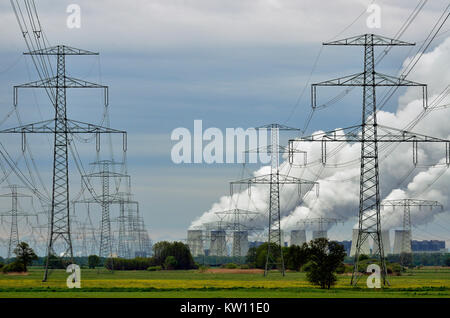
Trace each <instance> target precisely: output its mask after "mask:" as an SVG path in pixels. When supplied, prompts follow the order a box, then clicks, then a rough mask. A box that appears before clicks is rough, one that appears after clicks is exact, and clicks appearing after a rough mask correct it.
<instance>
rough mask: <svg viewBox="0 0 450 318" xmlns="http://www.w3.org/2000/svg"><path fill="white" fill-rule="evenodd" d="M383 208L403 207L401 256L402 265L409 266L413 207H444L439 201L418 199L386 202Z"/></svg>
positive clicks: (410, 260)
mask: <svg viewBox="0 0 450 318" xmlns="http://www.w3.org/2000/svg"><path fill="white" fill-rule="evenodd" d="M382 206H383V207H393V208H395V207H403V222H402V223H403V228H402V229H403V234H402V249H401V254H400V264H402V265H407V264H408V263H410V262H412V248H411V240H412V235H411V207H418V208H422V207H430V209H433V208H435V207H440V208H441V209H443V208H444V207H443V205H442V204H440V203H439V202H438V201H430V200H418V199H398V200H384V201H383V203H382Z"/></svg>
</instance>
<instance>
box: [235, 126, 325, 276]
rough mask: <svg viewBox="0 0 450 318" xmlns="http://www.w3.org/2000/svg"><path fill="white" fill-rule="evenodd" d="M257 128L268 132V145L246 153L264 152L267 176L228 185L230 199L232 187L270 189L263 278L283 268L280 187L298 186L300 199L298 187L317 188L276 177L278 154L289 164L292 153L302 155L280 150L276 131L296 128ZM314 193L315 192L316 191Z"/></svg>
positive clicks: (303, 180) (277, 173) (293, 178)
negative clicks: (285, 156)
mask: <svg viewBox="0 0 450 318" xmlns="http://www.w3.org/2000/svg"><path fill="white" fill-rule="evenodd" d="M257 129H270V140H271V144H270V145H269V146H267V147H261V148H258V149H256V150H250V151H249V152H253V151H256V152H266V153H270V174H268V175H262V176H258V177H253V178H249V179H243V180H239V181H233V182H231V183H230V188H231V189H230V190H231V191H230V192H231V196H232V195H233V185H234V184H247V185H248V189H249V192H250V189H251V186H252V185H253V184H268V185H269V187H270V192H269V211H268V212H269V224H268V230H269V233H268V237H267V257H266V265H265V268H264V276H267V275H268V273H269V271H270V270H271V269H272V267H273V266H275V267H278V269H279V270H280V272H281V273H282V275H283V276H284V275H285V266H284V259H283V253H282V246H283V242H281V224H280V220H281V209H280V184H295V185H298V187H299V196H300V197H301V192H302V191H301V186H302V185H308V186H310V189H308V190H307V191H306V192H308V191H309V190H311V189H312V188H313V187H314V186H316V187H317V188H316V189H318V183H317V182H314V181H309V180H305V179H299V178H295V177H291V176H288V175H283V174H280V171H279V168H280V153H288V154H289V164H291V163H292V162H293V154H294V153H305V152H304V151H301V150H294V149H293V148H291V147H289V149H288V148H287V147H283V146H281V145H280V142H279V132H280V130H283V131H299V129H297V128H291V127H287V126H284V125H280V124H269V125H265V126H262V127H259V128H257ZM317 193H318V192H317Z"/></svg>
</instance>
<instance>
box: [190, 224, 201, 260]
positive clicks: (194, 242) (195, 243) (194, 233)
mask: <svg viewBox="0 0 450 318" xmlns="http://www.w3.org/2000/svg"><path fill="white" fill-rule="evenodd" d="M187 245H188V246H189V249H190V251H191V254H192V256H194V257H195V256H199V255H203V254H205V252H204V248H203V231H202V230H189V231H188V233H187Z"/></svg>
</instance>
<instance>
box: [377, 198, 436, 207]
mask: <svg viewBox="0 0 450 318" xmlns="http://www.w3.org/2000/svg"><path fill="white" fill-rule="evenodd" d="M381 205H382V206H392V207H394V206H402V207H405V206H418V207H440V208H444V206H443V205H442V204H440V203H439V202H438V201H432V200H419V199H396V200H384V201H383V202H382V203H381Z"/></svg>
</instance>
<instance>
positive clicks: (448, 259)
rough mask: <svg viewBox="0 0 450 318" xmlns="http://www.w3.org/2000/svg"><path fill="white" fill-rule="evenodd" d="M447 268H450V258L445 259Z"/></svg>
mask: <svg viewBox="0 0 450 318" xmlns="http://www.w3.org/2000/svg"><path fill="white" fill-rule="evenodd" d="M445 266H447V267H448V266H450V256H449V257H447V258H446V259H445Z"/></svg>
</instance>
